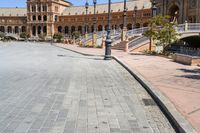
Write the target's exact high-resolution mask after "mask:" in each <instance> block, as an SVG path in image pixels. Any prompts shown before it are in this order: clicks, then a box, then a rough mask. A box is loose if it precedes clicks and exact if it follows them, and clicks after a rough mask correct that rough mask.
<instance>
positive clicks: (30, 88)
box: [0, 43, 174, 133]
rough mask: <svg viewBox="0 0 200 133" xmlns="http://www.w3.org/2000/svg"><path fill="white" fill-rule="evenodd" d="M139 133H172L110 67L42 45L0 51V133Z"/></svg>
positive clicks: (135, 86)
mask: <svg viewBox="0 0 200 133" xmlns="http://www.w3.org/2000/svg"><path fill="white" fill-rule="evenodd" d="M145 101H146V102H145ZM143 132H145V133H147V132H149V133H153V132H154V133H173V132H174V130H173V128H172V127H171V125H170V124H169V122H168V120H167V119H166V118H165V116H164V115H163V114H162V112H161V111H160V109H159V108H158V107H157V105H156V104H155V103H154V102H153V101H152V99H151V97H150V96H149V95H148V93H147V92H146V91H145V90H144V88H143V87H142V86H141V85H140V84H139V83H138V82H137V81H136V80H135V79H134V78H133V77H132V76H131V75H130V74H129V73H128V72H127V71H126V70H125V69H124V68H122V67H121V66H120V65H119V64H118V63H116V62H115V61H104V60H102V58H100V57H87V56H81V55H79V54H76V53H73V52H70V51H66V50H63V49H60V48H56V47H54V46H51V45H47V44H36V43H16V44H13V43H9V45H5V44H1V45H0V133H143Z"/></svg>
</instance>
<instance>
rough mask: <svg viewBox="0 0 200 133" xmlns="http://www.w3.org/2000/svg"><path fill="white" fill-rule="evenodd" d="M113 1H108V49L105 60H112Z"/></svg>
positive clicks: (106, 42) (106, 49)
mask: <svg viewBox="0 0 200 133" xmlns="http://www.w3.org/2000/svg"><path fill="white" fill-rule="evenodd" d="M110 32H111V0H108V31H107V36H106V41H105V44H106V48H105V57H104V60H111V59H112V57H111V43H112V40H111V34H110Z"/></svg>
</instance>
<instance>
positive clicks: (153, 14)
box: [151, 0, 157, 17]
mask: <svg viewBox="0 0 200 133" xmlns="http://www.w3.org/2000/svg"><path fill="white" fill-rule="evenodd" d="M151 10H152V17H155V16H156V15H157V7H156V1H155V0H153V1H152V7H151Z"/></svg>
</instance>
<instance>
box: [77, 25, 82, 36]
mask: <svg viewBox="0 0 200 133" xmlns="http://www.w3.org/2000/svg"><path fill="white" fill-rule="evenodd" d="M78 31H79V33H80V34H82V26H78Z"/></svg>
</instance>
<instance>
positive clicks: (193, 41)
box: [181, 36, 200, 48]
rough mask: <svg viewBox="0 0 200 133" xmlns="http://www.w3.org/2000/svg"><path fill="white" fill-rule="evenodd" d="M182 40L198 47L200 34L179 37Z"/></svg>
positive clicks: (193, 46) (199, 45)
mask: <svg viewBox="0 0 200 133" xmlns="http://www.w3.org/2000/svg"><path fill="white" fill-rule="evenodd" d="M181 41H182V42H185V44H187V45H188V47H192V48H200V36H189V37H185V38H182V39H181Z"/></svg>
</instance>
